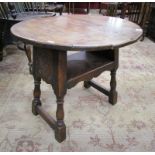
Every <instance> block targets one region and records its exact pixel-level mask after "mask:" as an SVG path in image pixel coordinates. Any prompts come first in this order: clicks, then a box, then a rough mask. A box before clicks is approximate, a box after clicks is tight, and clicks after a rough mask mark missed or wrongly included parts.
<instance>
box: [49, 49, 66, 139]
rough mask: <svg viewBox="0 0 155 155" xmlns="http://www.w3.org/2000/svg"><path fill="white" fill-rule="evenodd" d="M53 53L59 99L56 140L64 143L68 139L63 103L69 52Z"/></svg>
mask: <svg viewBox="0 0 155 155" xmlns="http://www.w3.org/2000/svg"><path fill="white" fill-rule="evenodd" d="M53 53H54V54H53V65H52V66H53V80H52V87H53V89H54V93H55V95H56V99H57V101H56V102H57V111H56V118H57V121H56V128H55V138H56V140H57V141H58V142H62V141H63V140H65V139H66V126H65V123H64V108H63V103H64V96H65V94H66V91H67V52H66V51H53Z"/></svg>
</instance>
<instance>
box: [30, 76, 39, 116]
mask: <svg viewBox="0 0 155 155" xmlns="http://www.w3.org/2000/svg"><path fill="white" fill-rule="evenodd" d="M40 83H41V78H38V77H35V76H34V91H33V96H34V99H33V101H32V113H33V114H34V115H38V112H37V109H36V107H37V106H41V101H40V95H41V90H40Z"/></svg>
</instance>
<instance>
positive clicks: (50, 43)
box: [11, 15, 142, 51]
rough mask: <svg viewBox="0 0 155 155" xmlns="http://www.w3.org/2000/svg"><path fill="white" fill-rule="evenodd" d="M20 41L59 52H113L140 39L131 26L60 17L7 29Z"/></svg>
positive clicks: (83, 17)
mask: <svg viewBox="0 0 155 155" xmlns="http://www.w3.org/2000/svg"><path fill="white" fill-rule="evenodd" d="M11 32H12V34H13V35H14V36H16V37H17V38H19V39H20V40H22V41H24V42H26V43H30V44H33V45H38V46H44V47H45V46H47V47H50V48H54V49H61V50H88V51H89V50H96V49H107V48H110V49H113V48H117V47H118V48H119V47H123V46H125V45H128V44H131V43H134V42H135V41H137V40H138V39H139V38H140V37H141V35H142V29H141V28H140V27H139V26H138V25H137V24H135V23H132V22H130V21H128V20H124V19H121V18H116V17H108V16H101V15H62V16H55V17H46V16H45V17H38V18H34V19H30V20H25V21H22V22H20V23H18V24H15V25H14V26H13V27H12V28H11Z"/></svg>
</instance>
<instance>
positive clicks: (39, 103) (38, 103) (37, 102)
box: [32, 99, 41, 116]
mask: <svg viewBox="0 0 155 155" xmlns="http://www.w3.org/2000/svg"><path fill="white" fill-rule="evenodd" d="M37 106H41V101H40V100H37V99H34V100H33V101H32V113H33V114H34V115H35V116H36V115H38V112H37Z"/></svg>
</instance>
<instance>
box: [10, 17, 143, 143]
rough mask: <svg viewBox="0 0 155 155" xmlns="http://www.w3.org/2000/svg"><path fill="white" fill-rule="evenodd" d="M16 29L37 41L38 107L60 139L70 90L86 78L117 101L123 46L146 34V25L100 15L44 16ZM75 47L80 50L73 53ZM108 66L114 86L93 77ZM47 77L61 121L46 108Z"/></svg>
mask: <svg viewBox="0 0 155 155" xmlns="http://www.w3.org/2000/svg"><path fill="white" fill-rule="evenodd" d="M11 32H12V34H13V35H14V36H15V37H17V38H18V39H19V40H21V41H23V42H25V43H29V44H32V45H33V77H34V99H33V101H32V112H33V114H34V115H37V114H39V115H40V116H41V117H42V118H43V119H44V120H45V121H46V122H47V123H48V124H49V125H50V126H51V127H52V128H53V129H54V131H55V138H56V140H57V141H58V142H62V141H63V140H65V138H66V126H65V123H64V108H63V103H64V96H65V94H66V92H67V89H70V88H72V87H74V86H75V85H76V84H77V83H78V82H80V81H84V87H85V88H89V87H90V86H92V87H94V88H96V89H97V90H99V91H100V92H102V93H104V94H105V95H107V96H108V97H109V102H110V103H111V104H112V105H114V104H115V103H116V102H117V91H116V70H117V68H118V61H119V59H118V58H119V48H120V47H123V46H126V45H129V44H132V43H134V42H136V41H137V40H138V39H140V37H141V35H142V29H141V28H140V27H139V26H138V25H136V24H134V23H132V22H129V21H127V20H123V19H120V18H115V17H107V16H99V15H65V16H56V17H52V18H51V17H40V18H35V19H30V20H27V21H23V22H20V23H18V24H16V25H14V26H13V27H12V28H11ZM70 51H77V52H76V53H74V54H72V55H67V53H69V52H70ZM103 71H110V72H111V79H110V90H107V89H106V88H104V87H101V86H100V85H98V84H97V83H95V82H94V81H92V78H94V77H97V76H98V75H100V74H101V73H102V72H103ZM41 79H43V80H44V81H45V82H46V83H48V84H51V86H52V88H53V90H54V93H55V95H56V99H57V100H56V102H57V111H56V120H54V119H53V118H52V117H51V116H50V115H49V114H48V113H46V112H45V111H44V109H43V108H42V107H41V101H40V94H41V90H40V83H41Z"/></svg>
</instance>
